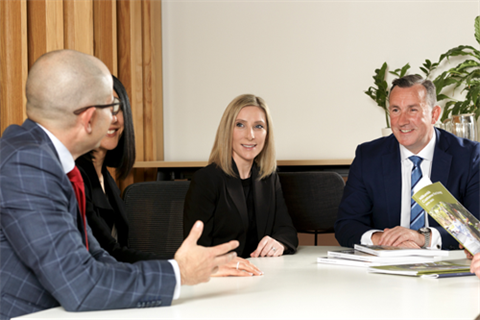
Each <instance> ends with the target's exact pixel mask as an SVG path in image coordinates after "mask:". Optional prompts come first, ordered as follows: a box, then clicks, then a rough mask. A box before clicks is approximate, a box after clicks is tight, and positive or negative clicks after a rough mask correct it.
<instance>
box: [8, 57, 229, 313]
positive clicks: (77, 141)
mask: <svg viewBox="0 0 480 320" xmlns="http://www.w3.org/2000/svg"><path fill="white" fill-rule="evenodd" d="M112 93H113V82H112V77H111V75H110V72H109V71H108V69H107V67H106V66H105V65H104V64H103V63H102V62H101V61H100V60H98V59H97V58H94V57H92V56H89V55H86V54H83V53H79V52H76V51H72V50H61V51H54V52H50V53H47V54H45V55H43V56H42V57H40V59H38V60H37V62H36V63H35V64H34V65H33V66H32V68H31V70H30V72H29V76H28V79H27V85H26V96H27V115H28V119H27V120H26V121H25V122H24V123H23V125H22V126H21V127H20V126H17V125H12V126H10V127H8V128H7V129H6V130H5V132H4V133H3V137H2V138H1V139H0V177H1V178H0V218H1V219H0V226H1V228H0V250H1V262H0V283H1V302H0V318H1V319H9V318H10V317H16V316H20V315H23V314H27V313H32V312H36V311H39V310H43V309H48V308H52V307H56V306H59V305H61V306H63V307H64V308H65V309H66V310H68V311H85V310H103V309H113V308H132V307H150V306H160V305H161V306H168V305H170V304H171V301H172V299H174V298H176V297H177V296H178V295H179V289H180V285H181V284H187V285H193V284H196V283H200V282H205V281H208V280H209V278H210V275H211V273H212V272H215V270H216V269H217V268H218V266H219V265H221V264H223V263H226V262H228V261H230V260H231V259H233V258H234V257H235V253H228V252H229V251H231V250H233V249H235V248H236V247H237V246H238V242H236V241H232V242H230V243H226V244H223V245H220V246H217V247H213V248H204V247H201V246H197V244H196V241H197V239H198V238H199V237H200V235H201V233H202V229H203V225H202V223H201V222H197V224H195V226H194V227H193V228H192V231H191V232H190V234H189V236H188V237H187V238H186V239H185V241H184V243H183V244H182V246H181V247H180V248H179V249H178V251H177V253H176V254H175V259H174V260H173V259H172V260H169V261H160V260H152V261H143V262H137V263H135V264H126V263H119V262H117V261H116V260H115V259H113V258H112V257H111V256H109V255H108V254H107V253H106V252H105V251H104V250H103V249H101V248H100V246H99V244H98V242H97V241H96V240H95V238H94V237H93V236H92V232H91V230H90V229H89V228H88V227H86V226H85V225H84V222H83V221H82V218H80V213H79V206H78V203H77V198H76V195H75V192H74V189H73V188H72V184H71V183H70V180H69V178H68V177H67V173H70V171H72V169H74V166H75V163H74V160H75V159H76V158H77V157H78V156H80V155H82V154H84V153H86V152H88V151H89V150H91V149H93V148H96V147H98V146H99V144H100V140H101V139H102V138H103V136H104V135H105V134H106V133H107V130H108V128H109V126H110V123H111V121H112V112H114V108H116V106H115V104H112V101H114V100H113V94H112ZM80 199H81V197H80ZM85 233H86V234H87V235H88V241H87V239H86V238H85ZM87 244H88V246H87Z"/></svg>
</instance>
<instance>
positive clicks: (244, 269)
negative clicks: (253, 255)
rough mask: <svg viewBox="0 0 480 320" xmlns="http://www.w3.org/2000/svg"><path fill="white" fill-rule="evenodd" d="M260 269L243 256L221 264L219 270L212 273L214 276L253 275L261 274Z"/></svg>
mask: <svg viewBox="0 0 480 320" xmlns="http://www.w3.org/2000/svg"><path fill="white" fill-rule="evenodd" d="M261 275H263V272H262V271H260V269H258V268H257V267H256V266H255V265H254V264H253V263H251V262H250V261H248V260H246V259H243V258H239V257H237V258H235V259H233V260H232V261H230V262H228V263H227V264H224V265H223V266H220V267H219V268H218V271H217V272H215V273H214V274H212V277H228V276H233V277H251V276H261Z"/></svg>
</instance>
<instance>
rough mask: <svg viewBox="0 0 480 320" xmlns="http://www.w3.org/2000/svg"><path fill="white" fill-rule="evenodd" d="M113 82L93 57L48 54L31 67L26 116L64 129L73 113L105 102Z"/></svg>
mask: <svg viewBox="0 0 480 320" xmlns="http://www.w3.org/2000/svg"><path fill="white" fill-rule="evenodd" d="M112 90H113V82H112V77H111V75H110V72H109V71H108V68H107V67H106V66H105V65H104V64H103V63H102V62H101V61H100V60H99V59H97V58H95V57H93V56H90V55H87V54H84V53H81V52H78V51H73V50H59V51H52V52H49V53H46V54H44V55H43V56H41V57H40V58H39V59H38V60H37V61H36V62H35V63H34V65H33V66H32V68H31V69H30V72H29V74H28V79H27V85H26V96H27V115H28V117H29V118H30V119H32V120H33V121H36V122H38V123H40V124H42V125H49V126H55V127H57V128H68V127H70V126H72V125H73V124H74V123H75V120H76V116H75V115H74V114H73V111H74V110H76V109H79V108H81V107H85V106H89V105H99V104H106V103H109V102H110V101H108V98H109V97H111V95H112Z"/></svg>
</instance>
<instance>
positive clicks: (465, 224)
mask: <svg viewBox="0 0 480 320" xmlns="http://www.w3.org/2000/svg"><path fill="white" fill-rule="evenodd" d="M427 183H428V182H427ZM425 184H426V183H423V185H425ZM412 198H413V199H414V200H415V201H416V202H417V203H418V204H419V205H420V206H421V207H422V208H423V209H424V210H425V212H428V214H429V215H431V216H432V217H433V218H434V219H435V220H436V221H437V222H438V224H440V225H441V226H442V227H443V228H444V229H445V230H447V231H448V233H450V234H451V235H452V236H453V237H454V238H455V239H457V241H458V242H460V243H461V244H462V246H463V247H464V248H465V249H467V250H468V251H469V252H470V253H471V254H476V253H478V252H480V222H479V221H478V219H477V218H476V217H475V216H473V215H472V214H471V213H470V212H468V210H467V209H465V207H464V206H462V204H461V203H460V202H458V201H457V199H455V197H454V196H452V194H451V193H450V192H448V190H447V189H446V188H445V187H444V186H443V185H442V183H441V182H435V183H432V184H427V185H426V186H425V187H422V188H421V189H420V190H418V191H417V192H415V194H414V195H413V196H412Z"/></svg>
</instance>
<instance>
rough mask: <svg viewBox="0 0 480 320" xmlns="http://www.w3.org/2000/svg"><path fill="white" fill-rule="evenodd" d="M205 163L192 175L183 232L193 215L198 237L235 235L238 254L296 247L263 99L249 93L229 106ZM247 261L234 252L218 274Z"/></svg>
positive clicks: (205, 242)
mask: <svg viewBox="0 0 480 320" xmlns="http://www.w3.org/2000/svg"><path fill="white" fill-rule="evenodd" d="M208 163H209V165H208V166H206V167H205V168H202V169H200V170H198V171H197V172H196V173H195V175H194V176H193V179H192V182H191V184H190V188H189V190H188V192H187V196H186V199H185V208H184V215H183V230H184V234H185V236H186V235H187V234H188V230H190V228H191V227H192V226H193V224H194V223H195V221H197V220H202V221H203V223H204V229H203V234H202V236H201V237H200V239H199V240H198V244H199V245H202V246H207V247H209V246H214V245H217V244H219V243H223V242H225V241H229V240H238V241H239V242H240V245H239V246H238V247H237V249H236V250H235V251H236V252H237V255H238V256H239V257H242V258H248V257H254V258H257V257H278V256H281V255H282V254H291V253H295V251H296V248H297V245H298V238H297V232H296V230H295V228H294V226H293V223H292V220H291V218H290V215H289V214H288V211H287V207H286V205H285V201H284V199H283V194H282V189H281V186H280V182H279V178H278V175H277V173H276V168H277V164H276V163H277V162H276V159H275V145H274V138H273V123H272V119H271V117H270V111H269V108H268V106H267V104H266V103H265V101H264V100H263V99H262V98H260V97H257V96H254V95H252V94H244V95H241V96H238V97H236V98H235V99H234V100H233V101H232V102H230V104H229V105H228V106H227V108H226V110H225V112H224V114H223V117H222V119H221V120H220V125H219V126H218V130H217V135H216V137H215V142H214V144H213V148H212V152H211V153H210V159H209V160H208ZM246 266H247V267H248V268H250V267H251V266H250V265H249V262H248V261H247V260H245V259H241V260H240V258H237V259H236V260H234V261H232V262H230V263H229V264H227V265H224V266H221V267H220V268H219V272H218V274H219V275H242V273H241V272H240V273H239V272H238V270H239V269H240V270H241V271H243V270H245V271H246V272H247V273H252V271H249V270H247V269H248V268H245V267H246Z"/></svg>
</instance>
